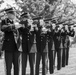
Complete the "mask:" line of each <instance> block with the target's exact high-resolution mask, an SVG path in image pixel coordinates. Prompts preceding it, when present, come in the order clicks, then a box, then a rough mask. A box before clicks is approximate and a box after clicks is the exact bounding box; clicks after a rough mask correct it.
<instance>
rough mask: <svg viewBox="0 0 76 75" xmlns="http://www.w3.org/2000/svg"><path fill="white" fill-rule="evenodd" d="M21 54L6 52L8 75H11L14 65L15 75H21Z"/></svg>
mask: <svg viewBox="0 0 76 75" xmlns="http://www.w3.org/2000/svg"><path fill="white" fill-rule="evenodd" d="M19 63H20V52H18V51H17V52H7V51H6V52H5V67H6V75H11V69H12V64H13V65H14V75H19Z"/></svg>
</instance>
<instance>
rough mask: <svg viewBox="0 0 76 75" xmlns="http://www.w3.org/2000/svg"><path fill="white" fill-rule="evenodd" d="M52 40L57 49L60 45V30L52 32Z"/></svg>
mask: <svg viewBox="0 0 76 75" xmlns="http://www.w3.org/2000/svg"><path fill="white" fill-rule="evenodd" d="M53 39H54V42H55V49H59V47H60V32H59V31H58V32H54V37H53Z"/></svg>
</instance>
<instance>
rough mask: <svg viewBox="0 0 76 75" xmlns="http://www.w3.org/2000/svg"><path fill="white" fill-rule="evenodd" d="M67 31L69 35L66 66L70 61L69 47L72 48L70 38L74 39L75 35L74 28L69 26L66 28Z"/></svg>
mask: <svg viewBox="0 0 76 75" xmlns="http://www.w3.org/2000/svg"><path fill="white" fill-rule="evenodd" d="M66 30H67V35H66V44H65V45H66V63H65V64H66V65H68V61H69V47H70V39H69V37H74V35H75V31H74V29H73V27H69V26H67V28H66Z"/></svg>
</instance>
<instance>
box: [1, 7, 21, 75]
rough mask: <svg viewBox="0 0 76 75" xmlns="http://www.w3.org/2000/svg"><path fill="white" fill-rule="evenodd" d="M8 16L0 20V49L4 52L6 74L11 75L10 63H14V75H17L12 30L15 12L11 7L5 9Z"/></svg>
mask: <svg viewBox="0 0 76 75" xmlns="http://www.w3.org/2000/svg"><path fill="white" fill-rule="evenodd" d="M5 11H6V13H7V16H8V18H6V19H3V20H2V22H1V30H2V31H3V32H4V42H3V47H2V50H3V51H4V52H5V53H4V57H5V66H6V75H11V69H12V64H13V65H14V75H19V56H20V52H19V51H18V48H17V44H16V41H15V36H14V30H16V28H15V24H14V19H15V14H14V11H13V8H9V9H6V10H5Z"/></svg>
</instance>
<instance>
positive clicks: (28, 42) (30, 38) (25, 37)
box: [19, 22, 37, 53]
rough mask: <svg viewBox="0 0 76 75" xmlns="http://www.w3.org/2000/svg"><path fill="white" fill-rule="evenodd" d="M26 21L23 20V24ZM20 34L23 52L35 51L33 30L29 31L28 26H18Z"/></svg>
mask: <svg viewBox="0 0 76 75" xmlns="http://www.w3.org/2000/svg"><path fill="white" fill-rule="evenodd" d="M27 24H28V23H27V22H25V25H27ZM19 31H20V34H21V35H22V51H23V52H25V53H35V52H37V50H36V36H35V31H31V32H30V31H29V28H28V27H26V28H20V29H19Z"/></svg>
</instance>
